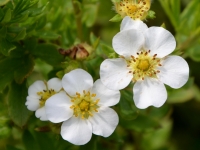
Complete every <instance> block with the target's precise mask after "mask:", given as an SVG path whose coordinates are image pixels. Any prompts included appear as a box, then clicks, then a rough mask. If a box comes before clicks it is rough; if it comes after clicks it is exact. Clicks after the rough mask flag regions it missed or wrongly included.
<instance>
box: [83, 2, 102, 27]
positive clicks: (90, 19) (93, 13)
mask: <svg viewBox="0 0 200 150" xmlns="http://www.w3.org/2000/svg"><path fill="white" fill-rule="evenodd" d="M83 12H84V14H83V17H82V21H83V22H85V24H86V26H87V27H91V26H92V25H93V24H94V23H95V20H96V18H97V12H98V5H97V4H85V5H84V7H83Z"/></svg>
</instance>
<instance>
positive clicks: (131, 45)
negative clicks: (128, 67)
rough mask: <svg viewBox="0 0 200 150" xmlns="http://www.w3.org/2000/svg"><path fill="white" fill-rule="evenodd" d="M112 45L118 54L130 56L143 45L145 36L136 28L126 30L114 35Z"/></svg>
mask: <svg viewBox="0 0 200 150" xmlns="http://www.w3.org/2000/svg"><path fill="white" fill-rule="evenodd" d="M112 45H113V48H114V50H115V52H116V53H117V54H119V55H123V56H125V57H128V56H129V57H130V56H131V55H136V53H137V52H138V51H139V50H140V49H141V48H142V47H143V45H144V36H143V34H142V32H140V31H138V30H135V29H129V30H124V31H121V32H119V33H117V34H116V35H115V36H114V37H113V40H112Z"/></svg>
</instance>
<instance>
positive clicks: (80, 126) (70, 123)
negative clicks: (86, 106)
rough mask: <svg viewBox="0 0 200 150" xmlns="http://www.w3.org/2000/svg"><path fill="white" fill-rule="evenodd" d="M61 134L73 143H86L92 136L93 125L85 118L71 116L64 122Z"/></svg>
mask: <svg viewBox="0 0 200 150" xmlns="http://www.w3.org/2000/svg"><path fill="white" fill-rule="evenodd" d="M61 136H62V137H63V139H65V140H67V141H69V142H70V143H72V144H75V145H84V144H86V143H87V142H89V141H90V139H91V137H92V126H91V124H90V123H89V122H88V121H86V120H84V119H81V118H76V117H71V118H70V119H69V120H67V121H65V122H63V124H62V126H61Z"/></svg>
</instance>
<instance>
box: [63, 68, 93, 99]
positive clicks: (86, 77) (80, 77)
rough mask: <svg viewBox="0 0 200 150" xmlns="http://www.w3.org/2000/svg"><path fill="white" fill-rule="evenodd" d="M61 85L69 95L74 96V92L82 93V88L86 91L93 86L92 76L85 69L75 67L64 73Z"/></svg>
mask: <svg viewBox="0 0 200 150" xmlns="http://www.w3.org/2000/svg"><path fill="white" fill-rule="evenodd" d="M62 86H63V88H64V90H65V91H66V92H67V93H68V94H69V95H70V96H74V95H75V94H76V92H78V93H80V94H82V93H83V90H85V91H88V90H90V88H91V87H92V86H93V78H92V76H91V75H90V74H89V73H88V72H86V71H85V70H83V69H75V70H73V71H71V72H69V73H67V74H65V75H64V77H63V79H62Z"/></svg>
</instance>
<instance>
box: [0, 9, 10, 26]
mask: <svg viewBox="0 0 200 150" xmlns="http://www.w3.org/2000/svg"><path fill="white" fill-rule="evenodd" d="M10 20H11V9H7V11H6V13H5V15H4V18H3V20H2V21H1V23H7V22H9V21H10Z"/></svg>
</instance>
